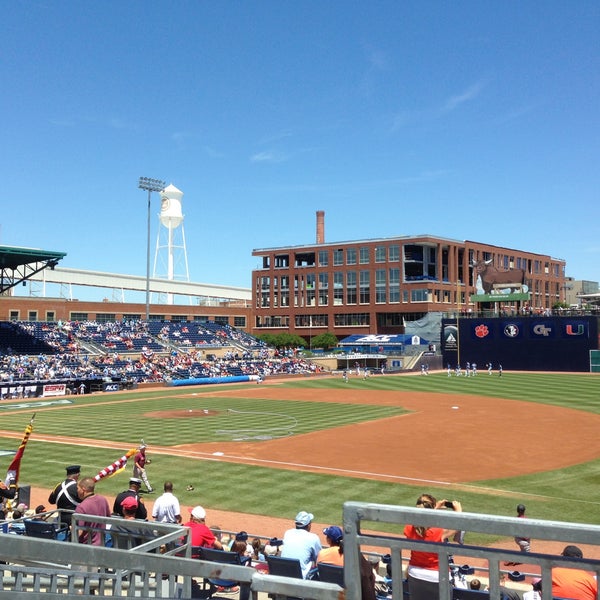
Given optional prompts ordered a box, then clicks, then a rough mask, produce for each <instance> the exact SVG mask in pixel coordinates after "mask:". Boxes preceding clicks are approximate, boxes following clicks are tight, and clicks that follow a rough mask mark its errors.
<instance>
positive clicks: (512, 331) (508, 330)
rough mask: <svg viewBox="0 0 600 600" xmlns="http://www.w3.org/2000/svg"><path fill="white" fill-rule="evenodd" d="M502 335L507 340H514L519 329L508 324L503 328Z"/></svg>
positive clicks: (512, 324)
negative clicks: (507, 338)
mask: <svg viewBox="0 0 600 600" xmlns="http://www.w3.org/2000/svg"><path fill="white" fill-rule="evenodd" d="M504 335H505V336H506V337H509V338H516V337H517V336H518V335H519V327H518V326H517V325H515V324H514V323H510V324H508V325H506V327H504Z"/></svg>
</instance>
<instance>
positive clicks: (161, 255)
mask: <svg viewBox="0 0 600 600" xmlns="http://www.w3.org/2000/svg"><path fill="white" fill-rule="evenodd" d="M182 198H183V192H182V191H181V190H178V189H177V188H176V187H175V186H174V185H173V184H170V185H168V186H167V187H166V188H165V189H164V190H162V191H161V193H160V214H159V220H160V224H161V225H162V227H159V229H158V235H157V238H156V254H155V256H154V274H153V277H154V278H164V279H168V280H169V281H174V280H178V281H187V282H189V280H190V276H189V270H188V261H187V249H186V245H185V230H184V227H183V219H184V216H183V213H182V211H181V199H182ZM166 303H167V304H173V294H171V293H167V298H166Z"/></svg>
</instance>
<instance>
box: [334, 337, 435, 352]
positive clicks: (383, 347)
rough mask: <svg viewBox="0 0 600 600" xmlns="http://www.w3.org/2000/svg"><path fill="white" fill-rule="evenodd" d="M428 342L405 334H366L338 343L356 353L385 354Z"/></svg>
mask: <svg viewBox="0 0 600 600" xmlns="http://www.w3.org/2000/svg"><path fill="white" fill-rule="evenodd" d="M428 344H429V342H428V341H427V340H425V339H423V338H422V337H420V336H418V335H409V334H407V333H398V334H393V335H389V334H385V333H379V334H367V335H360V334H359V335H350V336H348V337H347V338H344V339H343V340H341V341H340V342H339V346H342V347H348V348H351V349H352V350H355V351H358V352H386V351H388V350H395V351H396V352H397V351H398V349H399V348H400V347H402V346H423V345H425V346H427V345H428Z"/></svg>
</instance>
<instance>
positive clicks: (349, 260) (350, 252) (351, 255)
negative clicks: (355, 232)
mask: <svg viewBox="0 0 600 600" xmlns="http://www.w3.org/2000/svg"><path fill="white" fill-rule="evenodd" d="M346 264H347V265H355V264H356V248H348V249H347V250H346Z"/></svg>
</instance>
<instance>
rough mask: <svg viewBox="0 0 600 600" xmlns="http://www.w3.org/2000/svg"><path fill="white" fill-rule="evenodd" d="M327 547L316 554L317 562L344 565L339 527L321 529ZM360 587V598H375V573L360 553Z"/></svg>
mask: <svg viewBox="0 0 600 600" xmlns="http://www.w3.org/2000/svg"><path fill="white" fill-rule="evenodd" d="M323 534H324V535H325V537H326V539H327V544H328V545H329V547H328V548H323V549H322V550H321V551H320V552H319V554H318V556H317V564H319V563H327V564H330V565H337V566H340V567H343V566H344V532H343V531H342V528H341V527H338V526H337V525H331V526H330V527H326V528H325V529H323ZM359 560H360V587H361V597H362V600H375V573H374V571H373V567H372V565H371V563H369V561H368V560H367V559H366V558H365V557H364V556H363V555H362V554H361V555H360V557H359Z"/></svg>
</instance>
